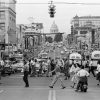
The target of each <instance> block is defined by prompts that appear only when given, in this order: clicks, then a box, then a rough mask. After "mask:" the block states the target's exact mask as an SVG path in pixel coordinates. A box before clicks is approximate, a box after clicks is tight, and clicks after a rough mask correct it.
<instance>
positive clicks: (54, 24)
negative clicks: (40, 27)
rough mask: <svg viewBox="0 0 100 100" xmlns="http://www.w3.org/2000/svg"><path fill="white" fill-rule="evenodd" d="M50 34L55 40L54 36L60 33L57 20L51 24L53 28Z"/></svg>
mask: <svg viewBox="0 0 100 100" xmlns="http://www.w3.org/2000/svg"><path fill="white" fill-rule="evenodd" d="M50 33H51V34H50V36H51V37H52V38H53V40H54V37H55V35H56V34H57V33H59V29H58V26H57V24H56V23H55V21H54V22H53V23H52V25H51V28H50Z"/></svg>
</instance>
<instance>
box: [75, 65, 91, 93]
mask: <svg viewBox="0 0 100 100" xmlns="http://www.w3.org/2000/svg"><path fill="white" fill-rule="evenodd" d="M77 76H78V77H79V82H78V84H77V88H76V90H75V91H78V90H79V88H80V84H81V83H83V82H85V84H86V85H88V80H87V77H88V76H89V73H88V71H86V70H85V69H84V66H82V68H81V70H80V71H78V73H77Z"/></svg>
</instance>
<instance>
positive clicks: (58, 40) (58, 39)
mask: <svg viewBox="0 0 100 100" xmlns="http://www.w3.org/2000/svg"><path fill="white" fill-rule="evenodd" d="M62 39H63V36H62V34H61V33H57V34H56V35H55V37H54V41H55V42H60V41H62Z"/></svg>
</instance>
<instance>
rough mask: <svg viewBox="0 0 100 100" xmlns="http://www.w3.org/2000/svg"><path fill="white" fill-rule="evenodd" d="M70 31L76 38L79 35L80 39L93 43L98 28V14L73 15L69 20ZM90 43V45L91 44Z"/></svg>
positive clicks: (99, 20) (99, 26)
mask: <svg viewBox="0 0 100 100" xmlns="http://www.w3.org/2000/svg"><path fill="white" fill-rule="evenodd" d="M71 26H72V27H73V28H71V31H72V32H71V33H72V34H73V35H74V36H76V37H77V38H79V37H81V40H82V41H84V40H88V41H85V42H87V43H91V44H95V43H96V42H97V40H96V34H97V33H98V28H100V16H81V17H79V16H77V15H76V16H75V17H73V19H72V21H71ZM87 38H88V39H87ZM91 44H90V45H91Z"/></svg>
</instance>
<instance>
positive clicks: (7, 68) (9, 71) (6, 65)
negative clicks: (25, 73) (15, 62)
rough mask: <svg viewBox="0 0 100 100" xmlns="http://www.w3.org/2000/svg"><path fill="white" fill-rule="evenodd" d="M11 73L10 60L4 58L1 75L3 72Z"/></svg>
mask: <svg viewBox="0 0 100 100" xmlns="http://www.w3.org/2000/svg"><path fill="white" fill-rule="evenodd" d="M12 73H13V69H12V67H11V62H10V61H9V60H6V61H5V65H4V67H3V68H2V71H1V74H2V75H5V74H8V75H11V74H12Z"/></svg>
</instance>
